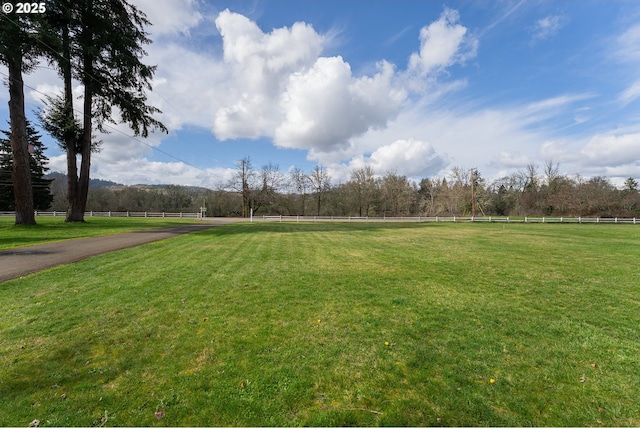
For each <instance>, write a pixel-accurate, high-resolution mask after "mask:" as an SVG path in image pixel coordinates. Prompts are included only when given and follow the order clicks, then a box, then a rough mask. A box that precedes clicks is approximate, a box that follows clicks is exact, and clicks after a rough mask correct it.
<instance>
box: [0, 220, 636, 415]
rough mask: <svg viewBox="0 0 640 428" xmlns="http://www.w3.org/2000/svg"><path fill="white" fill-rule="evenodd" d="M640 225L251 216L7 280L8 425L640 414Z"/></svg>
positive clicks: (3, 356)
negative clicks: (294, 220) (305, 220)
mask: <svg viewBox="0 0 640 428" xmlns="http://www.w3.org/2000/svg"><path fill="white" fill-rule="evenodd" d="M639 238H640V228H639V227H634V226H632V225H631V226H623V225H567V224H563V225H549V224H544V225H543V224H535V225H534V224H526V225H525V224H509V225H502V224H426V225H425V224H421V225H416V224H411V225H403V224H373V223H369V224H284V223H272V224H265V223H262V224H257V223H245V224H235V225H229V226H223V227H217V228H212V229H209V230H206V231H203V232H198V233H192V234H189V235H183V236H179V237H176V238H173V239H170V240H165V241H159V242H155V243H152V244H149V245H145V246H143V247H138V248H132V249H128V250H123V251H119V252H116V253H111V254H107V255H104V256H99V257H95V258H92V259H89V260H85V261H83V262H79V263H76V264H74V265H71V266H67V267H60V268H55V269H51V270H49V271H47V272H43V273H40V274H37V275H33V276H29V277H26V278H23V279H19V280H14V281H9V282H5V283H2V284H0V307H1V308H2V311H0V332H1V333H0V425H3V426H6V425H12V426H14V425H19V426H26V425H28V424H29V423H30V422H31V421H33V420H34V419H39V420H40V424H41V425H76V426H77V425H82V426H89V425H95V426H98V425H108V426H111V425H134V426H148V425H158V426H165V425H170V426H175V425H225V426H226V425H252V426H262V425H458V426H460V425H484V426H488V425H492V426H496V425H509V426H514V425H516V426H519V425H554V426H558V425H562V426H585V425H590V426H600V425H604V426H622V425H633V426H638V425H640V395H639V394H640V392H639V391H640V376H639V374H640V328H639V326H640V263H639V262H638V260H640V245H639V244H640V239H639Z"/></svg>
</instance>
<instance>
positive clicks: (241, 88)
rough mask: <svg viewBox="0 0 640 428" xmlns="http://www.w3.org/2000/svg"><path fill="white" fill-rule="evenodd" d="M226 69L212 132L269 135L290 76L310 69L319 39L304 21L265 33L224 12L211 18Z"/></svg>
mask: <svg viewBox="0 0 640 428" xmlns="http://www.w3.org/2000/svg"><path fill="white" fill-rule="evenodd" d="M216 26H217V27H218V30H219V31H220V35H221V36H222V40H223V48H224V54H223V57H224V62H225V65H226V66H227V67H230V73H229V74H228V75H227V76H226V79H225V83H226V88H225V89H223V91H224V92H225V94H224V95H223V97H222V98H223V99H224V100H226V102H224V103H223V104H222V105H220V106H219V107H218V109H217V111H216V114H215V120H214V123H213V130H214V132H215V134H216V137H218V138H220V139H222V140H225V139H232V138H239V137H249V138H257V137H259V136H264V135H273V132H274V129H275V127H276V126H277V124H278V123H279V122H280V121H281V120H282V112H281V111H280V110H279V109H278V103H279V99H280V96H281V94H282V92H283V91H284V90H285V86H286V85H287V82H288V80H289V76H290V75H291V74H292V73H297V72H300V71H301V70H306V69H308V68H309V67H311V66H312V65H313V64H314V63H315V62H316V60H317V58H318V56H319V55H320V53H321V52H322V48H323V37H322V36H321V35H319V34H318V33H316V32H315V30H314V29H313V27H311V26H310V25H307V24H305V23H301V22H298V23H295V24H294V25H293V26H292V27H291V28H278V29H275V30H273V31H272V32H271V33H268V34H265V33H263V32H262V30H261V29H260V28H259V27H258V26H257V24H256V23H255V22H253V21H251V20H249V19H248V18H247V17H245V16H243V15H240V14H237V13H232V12H230V11H229V10H225V11H223V12H221V13H220V15H219V16H218V18H217V19H216Z"/></svg>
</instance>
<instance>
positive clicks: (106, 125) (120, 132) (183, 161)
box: [0, 71, 208, 173]
mask: <svg viewBox="0 0 640 428" xmlns="http://www.w3.org/2000/svg"><path fill="white" fill-rule="evenodd" d="M0 74H2V75H3V76H5V77H6V78H7V79H11V77H9V75H7V74H5V73H3V72H2V71H0ZM23 85H24V86H25V87H27V88H29V89H31V90H32V91H34V92H36V93H38V94H40V95H43V96H45V97H46V96H47V94H45V93H44V92H41V91H39V90H37V89H36V88H34V87H33V86H30V85H27V84H26V83H23ZM73 111H74V112H76V113H78V114H81V115H83V114H84V113H83V112H81V111H79V110H77V109H75V108H74V109H73ZM102 126H103V127H105V128H108V129H109V130H110V131H115V132H116V133H119V134H122V135H124V136H125V137H127V138H129V139H131V140H133V141H136V142H138V143H140V144H143V145H145V146H147V147H149V148H150V149H151V150H154V151H156V152H158V153H162V154H163V155H165V156H169V157H170V158H172V159H175V160H177V161H179V162H182V163H184V164H185V165H188V166H190V167H192V168H195V169H197V170H200V171H202V172H207V170H205V169H202V168H200V167H198V166H196V165H193V164H191V163H190V162H187V161H185V160H183V159H180V158H178V157H177V156H174V155H172V154H170V153H168V152H165V151H164V150H161V149H159V148H157V147H154V146H152V145H151V144H149V143H145V142H144V141H142V140H140V139H139V138H136V137H134V136H132V135H129V134H126V133H124V132H122V131H121V130H119V129H118V128H115V127H113V126H111V125H109V124H108V123H106V124H102ZM207 173H208V172H207Z"/></svg>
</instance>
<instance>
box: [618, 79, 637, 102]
mask: <svg viewBox="0 0 640 428" xmlns="http://www.w3.org/2000/svg"><path fill="white" fill-rule="evenodd" d="M637 98H640V80H637V81H635V82H634V83H633V84H632V85H631V86H629V87H628V88H627V89H625V90H624V91H623V92H622V93H621V94H620V97H619V98H618V100H619V101H620V102H621V103H622V104H623V105H627V104H629V103H631V102H633V101H635V100H636V99H637Z"/></svg>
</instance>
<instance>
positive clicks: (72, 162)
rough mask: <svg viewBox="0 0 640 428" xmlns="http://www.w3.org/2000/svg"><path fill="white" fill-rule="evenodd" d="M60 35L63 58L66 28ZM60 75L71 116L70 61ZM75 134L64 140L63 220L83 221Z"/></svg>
mask: <svg viewBox="0 0 640 428" xmlns="http://www.w3.org/2000/svg"><path fill="white" fill-rule="evenodd" d="M65 30H66V31H65V32H64V33H63V35H62V49H63V54H64V57H65V58H69V56H70V47H69V43H70V42H69V33H68V29H65ZM61 68H62V75H63V80H64V100H65V104H66V108H67V109H68V113H67V114H69V115H71V116H73V87H72V78H71V63H69V62H62V66H61ZM76 138H77V136H76V135H75V133H68V135H67V140H66V141H65V142H64V143H65V147H66V151H67V216H66V219H65V222H82V221H84V208H82V207H80V206H79V204H78V160H77V153H76V147H77V146H78V144H77V141H76Z"/></svg>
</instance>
